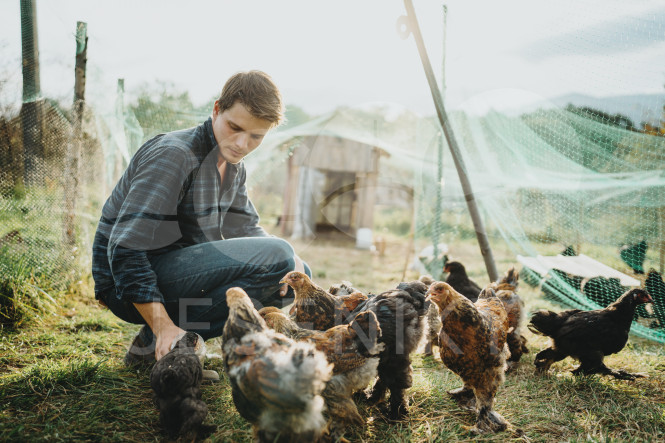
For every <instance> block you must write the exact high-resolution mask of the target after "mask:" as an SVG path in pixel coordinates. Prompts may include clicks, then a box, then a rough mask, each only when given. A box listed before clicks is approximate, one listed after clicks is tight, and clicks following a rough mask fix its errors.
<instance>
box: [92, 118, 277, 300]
mask: <svg viewBox="0 0 665 443" xmlns="http://www.w3.org/2000/svg"><path fill="white" fill-rule="evenodd" d="M217 153H218V148H217V142H216V140H215V136H214V134H213V131H212V119H211V118H208V120H207V121H205V122H204V123H203V124H201V125H199V126H196V127H194V128H190V129H185V130H182V131H175V132H170V133H167V134H160V135H157V136H156V137H154V138H152V139H151V140H149V141H147V142H146V143H145V144H144V145H143V146H141V148H140V149H139V150H138V151H137V152H136V154H135V155H134V156H133V157H132V159H131V161H130V163H129V165H128V167H127V170H126V171H125V173H124V174H123V176H122V177H121V178H120V180H119V181H118V184H117V185H116V187H115V188H114V189H113V192H112V193H111V196H110V197H109V198H108V200H107V201H106V203H105V204H104V207H103V209H102V216H101V219H100V220H99V224H98V226H97V232H96V233H95V240H94V243H93V251H92V252H93V257H92V258H93V259H92V275H93V278H94V280H95V297H96V298H97V299H102V300H103V299H104V297H105V296H106V295H105V294H108V293H109V291H110V290H111V289H115V295H116V296H117V297H118V298H119V299H122V300H123V301H126V302H131V303H147V302H163V301H164V299H163V296H162V294H161V293H160V291H159V288H158V287H157V277H156V275H155V273H154V271H153V270H152V267H151V265H150V261H149V257H150V256H151V255H153V254H163V253H165V252H169V251H172V250H174V249H178V248H184V247H186V246H191V245H195V244H199V243H204V242H209V241H215V240H222V239H224V238H236V237H259V236H260V237H264V236H268V234H267V233H266V232H265V231H264V230H263V228H261V227H260V226H259V224H258V223H259V216H258V214H257V212H256V209H255V208H254V205H253V204H252V202H251V201H250V200H249V197H248V196H247V188H246V185H245V180H246V172H245V167H244V164H243V163H242V162H241V163H239V164H237V165H232V164H230V163H228V164H227V166H226V173H225V177H224V184H223V186H222V183H220V175H219V171H218V169H217Z"/></svg>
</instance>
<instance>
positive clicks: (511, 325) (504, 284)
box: [492, 267, 529, 370]
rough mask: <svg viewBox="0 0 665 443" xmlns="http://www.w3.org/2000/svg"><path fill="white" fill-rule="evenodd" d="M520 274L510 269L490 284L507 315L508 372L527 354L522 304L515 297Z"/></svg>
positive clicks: (512, 268)
mask: <svg viewBox="0 0 665 443" xmlns="http://www.w3.org/2000/svg"><path fill="white" fill-rule="evenodd" d="M519 278H520V274H519V272H518V271H517V270H516V269H515V268H514V267H511V268H510V269H508V271H507V272H506V273H505V274H504V276H503V278H502V279H501V280H498V281H496V282H494V283H493V284H492V289H494V291H495V292H496V296H497V297H499V300H501V301H502V302H503V307H504V308H505V309H506V314H507V315H508V337H507V343H508V349H509V351H510V357H509V358H508V370H512V369H514V368H515V367H517V364H518V363H519V361H520V359H521V358H522V355H523V354H527V353H528V352H529V348H527V346H526V337H524V336H523V335H522V320H523V317H524V314H523V312H524V303H523V302H522V299H521V298H520V296H519V295H517V292H516V291H517V285H518V284H519Z"/></svg>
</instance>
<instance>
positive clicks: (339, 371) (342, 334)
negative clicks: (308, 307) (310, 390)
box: [259, 308, 383, 439]
mask: <svg viewBox="0 0 665 443" xmlns="http://www.w3.org/2000/svg"><path fill="white" fill-rule="evenodd" d="M259 314H260V315H261V316H263V318H264V319H265V321H266V324H267V325H268V327H270V328H272V329H274V330H275V331H277V332H281V333H283V334H284V335H286V336H287V337H290V338H293V339H294V340H298V341H307V342H310V343H313V344H314V346H315V347H316V349H318V350H319V351H321V352H323V353H324V354H325V355H326V358H327V359H328V362H330V363H332V364H333V365H334V368H333V377H332V378H331V379H330V380H329V381H328V383H327V384H326V389H324V391H323V393H322V395H323V398H324V399H325V401H326V407H327V410H328V413H329V415H330V417H331V419H332V424H331V425H330V431H331V432H330V433H331V436H332V437H333V438H334V439H338V438H340V437H341V435H342V434H343V433H344V427H345V426H346V425H348V424H352V425H356V426H363V425H364V420H363V418H362V416H361V415H360V414H359V413H358V408H357V407H356V404H355V403H354V401H353V399H352V395H353V394H355V393H356V392H358V391H361V390H363V389H365V388H366V387H367V386H368V385H369V384H370V383H371V382H372V381H373V380H374V379H375V378H376V374H377V370H376V369H377V366H378V364H379V356H378V354H379V352H380V351H381V350H383V345H382V344H379V343H378V339H379V337H380V335H381V329H380V327H379V324H378V322H377V320H376V315H374V313H373V312H371V311H365V312H361V313H359V314H357V315H356V316H355V318H354V319H353V320H352V321H351V323H349V324H348V325H339V326H335V327H333V328H330V329H328V330H327V331H312V330H309V329H304V328H301V327H300V326H298V325H297V324H296V322H294V321H293V320H291V319H290V318H289V317H288V316H287V315H286V314H284V313H283V312H282V311H280V310H276V309H275V308H263V309H261V310H259Z"/></svg>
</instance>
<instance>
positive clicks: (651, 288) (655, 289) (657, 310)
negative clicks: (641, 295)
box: [644, 269, 665, 328]
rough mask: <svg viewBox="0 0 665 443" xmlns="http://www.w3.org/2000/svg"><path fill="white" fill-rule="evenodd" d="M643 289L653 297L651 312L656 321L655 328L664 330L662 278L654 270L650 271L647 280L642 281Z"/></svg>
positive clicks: (664, 290) (664, 284) (664, 292)
mask: <svg viewBox="0 0 665 443" xmlns="http://www.w3.org/2000/svg"><path fill="white" fill-rule="evenodd" d="M644 287H645V289H646V290H647V291H648V292H649V294H651V297H653V312H654V316H655V317H656V318H657V319H658V324H656V325H655V326H656V327H659V328H665V281H663V277H662V276H661V275H660V274H659V273H658V272H657V271H656V270H655V269H650V270H649V273H648V274H647V279H646V280H645V281H644Z"/></svg>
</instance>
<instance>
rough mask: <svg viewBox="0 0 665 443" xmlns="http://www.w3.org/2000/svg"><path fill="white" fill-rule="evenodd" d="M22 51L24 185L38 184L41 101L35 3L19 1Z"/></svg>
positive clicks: (21, 113)
mask: <svg viewBox="0 0 665 443" xmlns="http://www.w3.org/2000/svg"><path fill="white" fill-rule="evenodd" d="M21 48H22V58H23V104H22V105H21V111H20V115H21V126H22V129H23V184H24V185H25V186H32V185H37V184H41V182H42V181H43V180H38V178H37V173H38V170H39V168H40V167H43V159H44V145H43V141H42V132H43V131H42V125H43V123H42V120H43V100H42V99H41V86H40V81H39V45H38V33H37V8H36V5H35V0H21Z"/></svg>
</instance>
